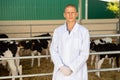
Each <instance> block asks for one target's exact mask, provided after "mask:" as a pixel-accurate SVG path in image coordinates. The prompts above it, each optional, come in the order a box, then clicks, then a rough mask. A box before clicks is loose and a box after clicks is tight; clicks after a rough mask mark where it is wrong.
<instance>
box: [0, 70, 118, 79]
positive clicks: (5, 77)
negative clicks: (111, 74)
mask: <svg viewBox="0 0 120 80" xmlns="http://www.w3.org/2000/svg"><path fill="white" fill-rule="evenodd" d="M114 70H120V68H106V69H97V70H88V72H98V71H114ZM52 74H53V73H41V74H29V75H19V76H3V77H0V79H8V78H21V77H24V78H25V77H36V76H50V75H52Z"/></svg>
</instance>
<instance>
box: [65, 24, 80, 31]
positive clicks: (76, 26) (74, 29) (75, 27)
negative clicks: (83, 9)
mask: <svg viewBox="0 0 120 80" xmlns="http://www.w3.org/2000/svg"><path fill="white" fill-rule="evenodd" d="M64 26H65V31H67V32H68V28H67V24H66V23H65V24H64ZM77 28H78V23H77V22H76V23H75V25H74V27H73V29H72V31H71V32H70V33H73V32H76V30H77Z"/></svg>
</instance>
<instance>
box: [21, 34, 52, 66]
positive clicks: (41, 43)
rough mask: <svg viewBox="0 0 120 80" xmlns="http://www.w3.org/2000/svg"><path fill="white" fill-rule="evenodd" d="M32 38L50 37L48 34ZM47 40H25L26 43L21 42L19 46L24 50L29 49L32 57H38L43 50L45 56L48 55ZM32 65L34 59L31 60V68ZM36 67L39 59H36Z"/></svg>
mask: <svg viewBox="0 0 120 80" xmlns="http://www.w3.org/2000/svg"><path fill="white" fill-rule="evenodd" d="M34 37H50V34H49V33H46V34H42V35H38V36H34ZM48 40H50V39H35V40H26V41H21V42H20V43H19V45H20V46H22V47H23V48H24V49H25V50H28V49H30V50H31V55H32V56H35V55H38V56H40V55H41V52H42V51H43V50H45V52H46V54H47V55H48V54H49V51H48V50H49V49H48V48H49V42H48ZM33 64H34V58H32V62H31V67H33ZM38 66H40V58H38Z"/></svg>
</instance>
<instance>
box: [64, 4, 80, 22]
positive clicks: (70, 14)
mask: <svg viewBox="0 0 120 80" xmlns="http://www.w3.org/2000/svg"><path fill="white" fill-rule="evenodd" d="M77 16H78V12H77V9H76V6H75V5H72V4H69V5H67V6H66V7H65V9H64V17H65V18H66V21H67V22H75V21H76V18H77Z"/></svg>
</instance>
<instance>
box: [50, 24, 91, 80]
mask: <svg viewBox="0 0 120 80" xmlns="http://www.w3.org/2000/svg"><path fill="white" fill-rule="evenodd" d="M89 46H90V40H89V32H88V30H87V29H86V28H84V27H83V26H81V25H79V24H78V23H76V24H75V26H74V28H73V30H72V31H71V32H70V34H69V32H68V30H67V27H66V24H64V25H61V26H60V27H58V28H56V29H55V31H54V33H53V38H52V42H51V46H50V54H51V58H52V60H53V63H54V71H53V78H52V80H88V72H87V64H86V61H87V59H88V57H89ZM63 65H66V66H68V67H69V68H70V69H71V70H72V71H73V73H72V74H71V75H69V76H65V75H63V74H62V73H61V72H60V71H59V68H60V67H61V66H63Z"/></svg>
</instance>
